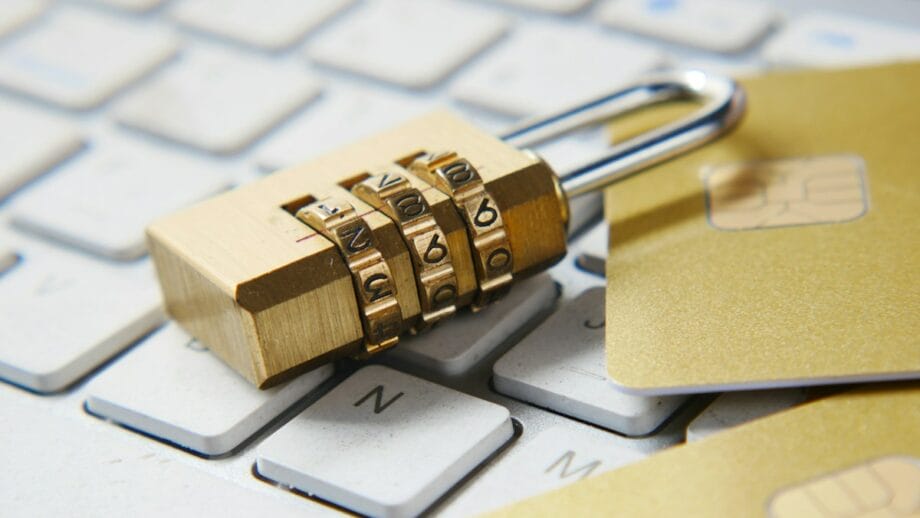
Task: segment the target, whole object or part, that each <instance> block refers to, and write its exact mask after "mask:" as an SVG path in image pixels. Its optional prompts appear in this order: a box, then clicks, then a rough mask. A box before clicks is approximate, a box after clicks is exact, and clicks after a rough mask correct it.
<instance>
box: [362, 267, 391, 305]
mask: <svg viewBox="0 0 920 518" xmlns="http://www.w3.org/2000/svg"><path fill="white" fill-rule="evenodd" d="M375 283H376V285H375ZM389 284H390V280H389V278H387V276H386V275H384V274H382V273H375V274H373V275H371V276H370V277H368V278H367V279H366V280H365V281H364V291H365V292H367V293H368V294H370V301H371V302H374V301H377V300H380V299H382V298H384V297H388V296H390V295H392V294H393V292H392V291H391V290H389V289H387V286H388V285H389Z"/></svg>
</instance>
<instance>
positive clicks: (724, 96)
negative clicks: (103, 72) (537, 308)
mask: <svg viewBox="0 0 920 518" xmlns="http://www.w3.org/2000/svg"><path fill="white" fill-rule="evenodd" d="M678 99H687V100H695V101H702V102H703V105H702V107H701V108H699V110H697V112H695V113H694V114H693V115H691V116H689V117H687V118H686V119H683V120H678V121H676V122H674V123H671V124H668V125H665V126H662V127H661V128H658V129H656V130H654V131H652V132H649V133H646V134H643V135H640V136H638V137H635V138H632V139H630V140H627V141H625V142H623V143H621V144H618V145H616V146H614V147H612V148H610V149H607V150H605V151H604V152H603V153H602V154H600V155H598V156H596V157H592V158H590V159H589V160H587V161H585V162H584V163H583V165H581V166H579V167H576V168H574V169H572V170H571V171H568V172H566V173H564V174H562V175H558V176H557V175H556V174H555V173H554V172H553V170H552V169H550V167H549V166H548V165H547V164H546V163H545V162H544V161H543V160H541V159H540V158H539V157H538V156H537V155H535V154H534V153H532V152H529V151H522V150H521V148H524V147H527V146H532V145H535V144H538V143H541V142H544V141H547V140H549V139H552V138H555V137H558V136H559V135H561V134H563V133H567V132H570V131H572V130H575V129H578V128H581V127H585V126H588V125H590V124H596V123H597V122H598V121H602V120H606V119H610V118H613V117H616V116H618V115H622V114H624V113H628V112H631V111H634V110H638V109H640V108H644V107H647V106H650V105H652V104H655V103H659V102H663V101H670V100H678ZM743 110H744V96H743V92H742V91H741V90H740V89H739V87H738V86H736V84H735V83H734V82H733V81H731V80H729V79H724V78H716V77H711V76H708V75H705V74H703V73H701V72H696V71H691V72H681V73H673V74H668V75H663V76H658V77H655V78H651V79H649V80H646V81H643V82H641V83H638V84H636V85H634V86H632V87H629V88H625V89H622V90H619V91H617V92H614V93H611V94H609V95H606V96H603V97H601V98H599V99H595V100H593V101H591V102H588V103H585V104H582V105H579V106H576V107H574V108H571V109H567V110H563V111H560V112H558V113H555V114H553V115H551V116H549V117H545V118H541V119H539V120H536V121H532V122H528V123H525V124H523V125H521V126H519V127H518V128H516V129H514V130H512V131H510V132H509V133H507V134H506V135H504V136H502V137H501V138H496V137H494V136H492V135H489V134H486V133H484V132H482V131H481V130H479V129H477V128H476V127H474V126H472V125H470V124H468V123H466V122H464V121H463V120H461V119H459V118H458V117H456V116H454V115H452V114H450V113H447V112H435V113H432V114H430V115H427V116H424V117H421V118H418V119H415V120H412V121H410V122H407V123H405V124H403V125H402V126H399V127H397V128H395V129H393V130H390V131H387V132H384V133H382V134H379V135H376V136H373V137H370V138H367V139H365V140H363V141H361V142H358V143H355V144H353V145H350V146H347V147H344V148H341V149H338V150H336V151H333V152H331V153H329V154H327V155H325V156H322V157H320V158H317V159H315V160H312V161H310V162H309V163H306V164H303V165H299V166H295V167H291V168H288V169H285V170H282V171H279V172H277V173H274V174H272V175H269V176H267V177H265V178H264V179H262V180H259V181H257V182H254V183H252V184H249V185H246V186H243V187H241V188H238V189H236V190H233V191H230V192H226V193H224V194H221V195H219V196H217V197H215V198H212V199H209V200H205V201H204V202H202V203H199V204H197V205H195V206H192V207H190V208H187V209H185V210H182V211H180V212H177V213H175V214H172V215H170V216H168V217H165V218H163V219H160V220H159V221H156V222H155V223H154V224H152V225H151V226H150V227H149V228H148V231H147V234H148V243H149V248H150V252H151V255H152V257H153V260H154V263H155V265H156V269H157V274H158V276H159V279H160V284H161V287H162V290H163V295H164V299H165V304H166V309H167V311H168V313H169V314H170V315H171V316H172V317H173V318H174V319H175V320H176V321H177V322H178V323H179V324H180V325H181V326H182V327H184V328H185V329H186V330H187V331H188V332H190V333H191V334H192V335H194V336H195V337H196V338H198V339H199V340H201V341H202V342H203V343H205V344H207V346H208V347H209V348H210V349H211V350H212V351H213V352H214V353H215V354H217V355H218V356H219V357H221V358H222V359H223V360H224V361H225V362H227V363H228V364H229V365H230V366H232V367H233V368H234V369H236V370H237V371H238V372H239V373H240V374H242V375H243V376H244V377H246V378H247V379H249V380H250V381H252V382H253V383H254V384H256V385H257V386H259V387H267V386H270V385H272V384H274V383H276V382H278V381H281V380H283V379H286V378H287V377H290V376H293V375H295V374H297V373H299V372H301V371H303V370H307V369H309V368H312V366H315V365H317V364H318V363H321V362H325V361H328V360H330V359H333V358H336V357H339V356H345V355H350V356H367V355H371V354H374V353H376V352H378V351H382V350H385V349H387V348H389V347H392V346H393V345H395V344H396V343H397V342H398V340H399V337H400V335H401V334H403V333H406V332H409V331H420V330H423V329H425V328H426V327H429V326H431V325H434V324H435V323H437V322H438V321H439V320H442V319H444V318H449V317H450V316H451V315H452V314H454V313H455V312H457V311H459V310H460V309H461V308H465V307H467V306H469V307H471V308H472V309H473V310H478V309H479V308H482V307H484V306H486V305H488V304H489V303H491V302H492V301H493V300H495V299H497V298H499V297H501V295H502V294H503V293H504V292H506V291H507V290H508V289H509V288H511V285H512V284H513V282H514V281H515V280H517V279H520V278H522V277H525V276H528V275H530V274H533V273H536V272H539V271H541V270H543V269H545V268H546V267H548V266H550V265H552V264H553V263H555V262H556V261H558V260H559V259H560V258H561V257H563V256H564V255H565V251H566V226H567V223H568V198H569V197H573V196H578V195H580V194H584V193H586V192H589V191H592V190H594V189H597V188H599V187H602V186H605V185H608V184H610V183H613V182H616V181H618V180H620V179H623V178H626V177H628V176H629V175H631V174H634V173H636V172H638V171H639V170H641V169H643V168H645V167H648V166H650V165H653V164H655V163H658V162H661V161H663V160H666V159H667V158H670V157H672V156H675V155H676V154H679V153H681V152H684V151H687V150H689V149H691V148H693V147H696V146H698V145H701V144H702V143H704V142H707V141H709V140H711V139H713V138H715V137H717V136H718V135H720V134H721V133H723V132H724V131H726V130H727V129H728V128H730V127H731V126H733V125H734V123H735V122H736V121H737V120H738V119H739V117H740V115H741V114H742V113H743ZM342 123H343V124H347V121H342Z"/></svg>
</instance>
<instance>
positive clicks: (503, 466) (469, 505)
mask: <svg viewBox="0 0 920 518" xmlns="http://www.w3.org/2000/svg"><path fill="white" fill-rule="evenodd" d="M525 433H526V431H525ZM521 441H525V442H524V444H520V442H521ZM633 442H635V440H633V439H626V438H624V437H620V436H617V435H614V434H610V433H605V432H602V431H600V430H598V429H596V428H591V427H588V426H582V427H577V428H576V427H564V426H560V425H557V426H554V427H553V428H550V429H548V430H544V431H542V432H540V433H539V434H538V435H537V436H536V437H533V438H527V437H526V436H525V437H523V438H521V439H519V440H518V443H517V444H515V445H514V447H513V448H511V449H510V450H509V451H508V453H506V454H505V455H504V456H502V458H500V459H499V460H498V461H497V463H496V464H495V465H492V466H489V469H488V470H486V471H485V472H484V473H483V474H482V475H480V476H479V477H478V478H477V479H476V480H475V481H474V482H473V483H472V484H471V485H470V487H468V488H463V489H462V492H461V493H460V494H459V495H458V496H457V497H456V499H455V500H453V501H452V502H450V503H449V504H448V506H447V508H446V509H444V511H443V512H441V513H438V514H439V516H444V517H449V516H475V515H480V514H482V513H485V512H486V511H491V510H493V509H496V508H498V507H502V506H505V505H507V504H510V503H512V502H515V501H517V500H522V499H524V498H527V497H530V496H533V495H537V494H540V493H545V492H547V491H551V490H553V489H556V488H559V487H562V486H565V485H568V484H572V483H574V482H578V481H579V480H583V479H585V478H587V477H590V476H593V475H599V474H601V473H603V472H605V471H609V470H612V469H615V468H618V467H620V466H624V465H626V464H629V463H631V462H634V461H637V460H640V459H642V458H644V457H646V456H647V454H646V453H643V452H641V451H640V450H638V449H637V448H636V447H635V445H634V444H631V443H633Z"/></svg>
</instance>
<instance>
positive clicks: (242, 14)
mask: <svg viewBox="0 0 920 518" xmlns="http://www.w3.org/2000/svg"><path fill="white" fill-rule="evenodd" d="M350 1H351V0H311V1H309V2H304V1H303V0H182V1H181V2H180V3H178V4H176V5H175V6H174V7H173V8H172V10H171V11H170V15H171V16H172V18H173V19H174V20H176V21H178V22H179V23H182V24H184V25H187V26H189V27H192V28H195V29H199V30H202V31H205V32H210V33H213V34H217V35H218V36H223V37H225V38H230V39H233V40H237V41H241V42H243V43H246V44H249V45H254V46H257V47H262V48H265V49H268V50H279V49H282V48H284V47H288V46H290V45H293V44H294V43H296V42H297V40H299V39H300V38H301V37H303V35H304V34H306V33H307V31H309V30H310V29H312V28H313V27H315V26H317V25H319V24H320V23H322V22H323V21H324V20H326V19H327V18H329V17H330V16H332V15H333V14H335V13H336V12H337V11H339V10H340V9H342V8H343V7H345V6H346V5H348V3H349V2H350Z"/></svg>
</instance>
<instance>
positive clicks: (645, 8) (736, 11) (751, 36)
mask: <svg viewBox="0 0 920 518" xmlns="http://www.w3.org/2000/svg"><path fill="white" fill-rule="evenodd" d="M777 14H778V13H777V11H776V9H775V8H774V7H773V6H771V5H770V4H768V3H767V2H754V1H743V2H739V1H735V0H609V1H608V2H606V3H605V4H603V5H602V6H601V7H600V9H598V12H597V16H598V18H599V19H600V20H601V21H602V22H603V23H606V24H608V25H610V26H613V27H616V28H619V29H625V30H628V31H634V32H638V33H642V34H647V35H649V36H654V37H656V38H661V39H665V40H670V41H673V42H676V43H682V44H685V45H690V46H693V47H699V48H702V49H706V50H712V51H715V52H740V51H742V50H744V49H746V48H749V47H750V46H751V45H753V44H754V43H755V42H756V41H757V40H758V39H760V38H761V37H762V36H763V35H764V34H766V32H767V31H768V30H769V29H770V27H771V26H772V25H773V23H774V22H775V21H776V19H777Z"/></svg>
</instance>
